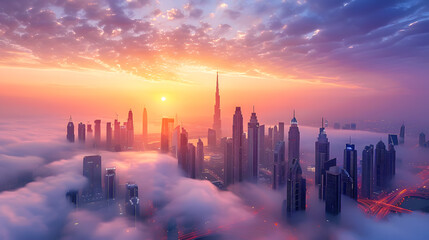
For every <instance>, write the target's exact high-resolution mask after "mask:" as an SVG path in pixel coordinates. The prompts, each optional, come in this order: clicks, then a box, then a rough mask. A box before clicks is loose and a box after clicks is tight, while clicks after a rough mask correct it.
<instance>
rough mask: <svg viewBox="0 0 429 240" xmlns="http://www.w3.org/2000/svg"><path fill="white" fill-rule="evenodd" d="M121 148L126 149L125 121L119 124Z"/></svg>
mask: <svg viewBox="0 0 429 240" xmlns="http://www.w3.org/2000/svg"><path fill="white" fill-rule="evenodd" d="M121 149H122V150H127V149H128V133H127V122H124V123H123V125H122V126H121Z"/></svg>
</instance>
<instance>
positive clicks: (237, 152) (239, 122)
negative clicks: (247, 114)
mask: <svg viewBox="0 0 429 240" xmlns="http://www.w3.org/2000/svg"><path fill="white" fill-rule="evenodd" d="M232 148H233V159H234V183H238V182H241V181H243V115H242V114H241V108H240V107H236V108H235V113H234V119H233V123H232Z"/></svg>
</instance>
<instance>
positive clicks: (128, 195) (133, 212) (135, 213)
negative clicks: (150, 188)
mask: <svg viewBox="0 0 429 240" xmlns="http://www.w3.org/2000/svg"><path fill="white" fill-rule="evenodd" d="M125 212H126V213H127V215H128V216H131V217H134V218H137V217H139V216H140V199H139V187H138V186H137V184H134V183H127V184H125Z"/></svg>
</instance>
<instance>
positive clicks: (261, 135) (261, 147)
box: [258, 125, 266, 166]
mask: <svg viewBox="0 0 429 240" xmlns="http://www.w3.org/2000/svg"><path fill="white" fill-rule="evenodd" d="M265 155H266V150H265V125H259V128H258V162H259V164H261V166H265V165H266V160H265V159H266V156H265Z"/></svg>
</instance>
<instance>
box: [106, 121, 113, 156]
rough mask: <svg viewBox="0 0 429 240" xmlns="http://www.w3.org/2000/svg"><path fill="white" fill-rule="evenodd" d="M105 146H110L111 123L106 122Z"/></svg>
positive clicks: (108, 147)
mask: <svg viewBox="0 0 429 240" xmlns="http://www.w3.org/2000/svg"><path fill="white" fill-rule="evenodd" d="M106 148H107V150H110V149H111V148H112V123H111V122H107V123H106Z"/></svg>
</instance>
